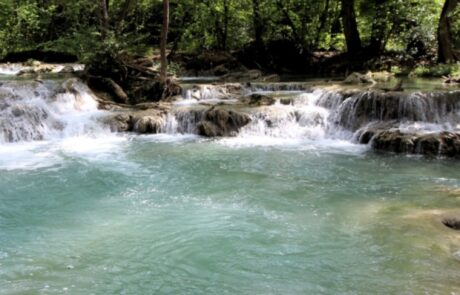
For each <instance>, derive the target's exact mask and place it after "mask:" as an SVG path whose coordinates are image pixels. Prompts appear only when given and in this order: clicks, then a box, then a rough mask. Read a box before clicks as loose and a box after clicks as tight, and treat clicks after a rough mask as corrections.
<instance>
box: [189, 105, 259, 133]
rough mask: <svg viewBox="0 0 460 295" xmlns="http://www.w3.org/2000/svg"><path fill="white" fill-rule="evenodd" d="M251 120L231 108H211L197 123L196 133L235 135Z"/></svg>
mask: <svg viewBox="0 0 460 295" xmlns="http://www.w3.org/2000/svg"><path fill="white" fill-rule="evenodd" d="M250 122H251V118H250V117H249V116H248V115H246V114H243V113H239V112H236V111H233V110H225V109H214V108H211V109H209V110H207V111H205V113H204V114H203V117H202V120H201V121H200V122H199V123H198V125H197V129H198V134H199V135H202V136H206V137H222V136H236V135H237V134H238V132H239V131H240V129H241V128H242V127H244V126H246V125H247V124H249V123H250Z"/></svg>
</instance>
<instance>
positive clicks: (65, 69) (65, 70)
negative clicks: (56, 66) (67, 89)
mask: <svg viewBox="0 0 460 295" xmlns="http://www.w3.org/2000/svg"><path fill="white" fill-rule="evenodd" d="M73 72H75V70H74V68H73V67H72V66H70V65H66V66H64V67H63V68H62V70H60V71H59V73H62V74H70V73H73Z"/></svg>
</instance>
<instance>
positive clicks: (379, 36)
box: [369, 0, 388, 56]
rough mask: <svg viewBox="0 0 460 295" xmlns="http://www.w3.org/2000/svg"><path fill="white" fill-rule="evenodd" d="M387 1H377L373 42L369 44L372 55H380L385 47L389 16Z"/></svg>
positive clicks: (373, 24)
mask: <svg viewBox="0 0 460 295" xmlns="http://www.w3.org/2000/svg"><path fill="white" fill-rule="evenodd" d="M385 2H387V0H376V1H375V19H374V21H373V22H372V32H371V42H370V44H369V51H370V53H371V54H372V55H375V56H377V55H379V54H380V53H382V51H383V50H384V49H385V48H384V47H385V44H386V42H385V41H386V40H385V39H386V38H385V37H386V35H387V34H386V33H387V28H386V25H387V21H388V20H387V18H386V12H387V11H386V7H385V5H384V4H385Z"/></svg>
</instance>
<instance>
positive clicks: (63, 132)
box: [0, 79, 106, 143]
mask: <svg viewBox="0 0 460 295" xmlns="http://www.w3.org/2000/svg"><path fill="white" fill-rule="evenodd" d="M104 116H105V113H104V112H102V111H99V110H98V103H97V102H96V100H95V98H94V97H93V96H92V94H91V91H90V90H89V89H88V88H87V86H86V85H84V84H83V83H82V82H80V81H78V80H77V79H69V80H66V81H64V82H62V81H61V82H59V81H52V80H47V81H45V82H37V81H7V82H4V83H3V85H2V87H1V90H0V142H3V143H5V142H19V141H32V140H50V139H54V138H63V137H69V136H79V135H85V134H90V133H100V132H106V127H104V125H103V124H102V123H100V121H99V120H100V119H101V118H102V117H104Z"/></svg>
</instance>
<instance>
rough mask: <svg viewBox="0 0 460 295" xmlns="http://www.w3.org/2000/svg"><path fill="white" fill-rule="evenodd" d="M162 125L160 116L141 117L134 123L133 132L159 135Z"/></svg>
mask: <svg viewBox="0 0 460 295" xmlns="http://www.w3.org/2000/svg"><path fill="white" fill-rule="evenodd" d="M163 123H164V119H163V117H162V116H143V117H140V118H138V119H137V120H136V121H135V122H134V125H133V131H134V132H137V133H141V134H156V133H160V132H161V129H162V127H163Z"/></svg>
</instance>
